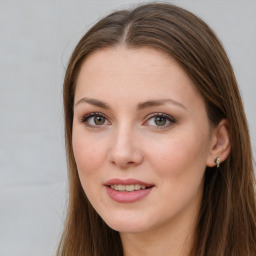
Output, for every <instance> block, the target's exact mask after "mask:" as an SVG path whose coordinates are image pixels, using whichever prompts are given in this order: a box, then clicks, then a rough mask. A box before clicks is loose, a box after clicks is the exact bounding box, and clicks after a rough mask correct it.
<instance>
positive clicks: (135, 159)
mask: <svg viewBox="0 0 256 256" xmlns="http://www.w3.org/2000/svg"><path fill="white" fill-rule="evenodd" d="M74 102H75V104H74V119H73V134H72V143H73V150H74V156H75V160H76V164H77V168H78V173H79V177H80V180H81V184H82V186H83V189H84V191H85V193H86V195H87V197H88V199H89V201H90V202H91V204H92V205H93V207H94V208H95V210H96V211H97V212H98V214H99V215H100V216H101V217H102V218H103V220H104V221H105V222H106V223H107V224H108V225H109V226H110V227H111V228H113V229H115V230H117V231H120V232H121V233H122V232H124V233H125V232H132V233H140V232H146V231H156V230H160V229H165V228H168V227H174V226H177V225H179V226H180V225H184V226H187V225H189V224H191V222H192V221H193V220H194V218H195V217H196V215H197V213H198V209H199V207H200V203H201V197H202V189H203V176H204V171H205V167H206V162H207V158H209V152H210V148H211V129H210V125H209V122H208V118H207V113H206V109H205V106H204V102H203V99H202V97H201V96H200V95H199V93H198V91H197V90H196V88H195V86H194V85H193V83H192V81H191V80H190V79H189V77H188V76H187V75H186V73H185V72H184V71H183V69H182V68H181V67H180V66H179V65H178V63H177V62H176V61H175V60H174V59H172V58H171V57H170V56H168V55H167V54H166V53H163V52H161V51H159V50H156V49H152V48H139V49H127V48H126V47H124V46H120V47H115V48H106V49H101V50H98V51H96V52H94V53H92V54H91V55H90V56H89V57H87V59H86V60H85V61H84V63H83V64H82V67H81V71H80V73H79V76H78V79H77V86H76V91H75V99H74Z"/></svg>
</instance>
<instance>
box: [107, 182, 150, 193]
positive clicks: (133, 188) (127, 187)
mask: <svg viewBox="0 0 256 256" xmlns="http://www.w3.org/2000/svg"><path fill="white" fill-rule="evenodd" d="M110 187H111V188H112V189H114V190H117V191H128V192H132V191H136V190H140V189H146V186H143V185H139V184H134V185H116V184H115V185H111V186H110Z"/></svg>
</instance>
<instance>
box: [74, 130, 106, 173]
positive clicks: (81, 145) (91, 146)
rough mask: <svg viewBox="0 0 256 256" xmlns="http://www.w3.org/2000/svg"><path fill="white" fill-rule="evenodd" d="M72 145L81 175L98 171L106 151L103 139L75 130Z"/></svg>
mask: <svg viewBox="0 0 256 256" xmlns="http://www.w3.org/2000/svg"><path fill="white" fill-rule="evenodd" d="M72 146H73V152H74V157H75V161H76V164H77V168H78V172H79V175H80V176H81V175H83V174H86V175H91V174H94V173H96V172H95V170H97V169H99V167H100V166H101V164H102V161H103V159H104V155H105V151H106V149H105V148H104V145H103V143H102V141H97V140H95V139H92V137H91V136H85V135H84V134H81V133H80V132H76V131H73V136H72Z"/></svg>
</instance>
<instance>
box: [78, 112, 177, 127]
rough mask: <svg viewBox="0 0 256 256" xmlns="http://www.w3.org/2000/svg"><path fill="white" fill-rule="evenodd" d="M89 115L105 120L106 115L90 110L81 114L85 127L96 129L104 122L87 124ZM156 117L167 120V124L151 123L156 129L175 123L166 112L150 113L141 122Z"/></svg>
mask: <svg viewBox="0 0 256 256" xmlns="http://www.w3.org/2000/svg"><path fill="white" fill-rule="evenodd" d="M91 117H94V118H95V117H102V118H104V119H105V120H107V117H106V116H105V115H103V114H102V113H97V112H92V113H89V114H88V115H85V116H83V117H82V118H81V122H82V123H84V124H85V125H86V126H87V127H91V128H96V129H97V128H101V126H103V125H105V124H102V125H96V124H95V125H91V124H89V119H90V118H91ZM157 117H163V118H165V120H167V121H168V122H169V124H167V125H165V124H164V125H162V126H161V125H152V126H154V127H156V129H166V128H168V127H170V126H171V125H173V124H174V123H176V120H175V119H174V118H173V117H171V116H170V115H167V114H164V113H152V114H150V115H149V116H147V119H146V121H145V122H143V124H144V123H146V122H149V121H150V119H152V118H157ZM107 121H108V120H107ZM108 122H109V121H108Z"/></svg>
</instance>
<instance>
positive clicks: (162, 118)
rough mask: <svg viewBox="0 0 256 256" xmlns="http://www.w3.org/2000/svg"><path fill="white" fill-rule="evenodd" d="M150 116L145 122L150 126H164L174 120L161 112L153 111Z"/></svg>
mask: <svg viewBox="0 0 256 256" xmlns="http://www.w3.org/2000/svg"><path fill="white" fill-rule="evenodd" d="M150 116H151V117H150V118H149V119H148V120H147V124H148V125H150V126H157V127H159V128H165V127H168V126H170V125H172V124H173V123H175V122H176V121H175V119H174V118H172V117H171V116H169V115H167V114H163V113H155V114H152V115H150Z"/></svg>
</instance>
